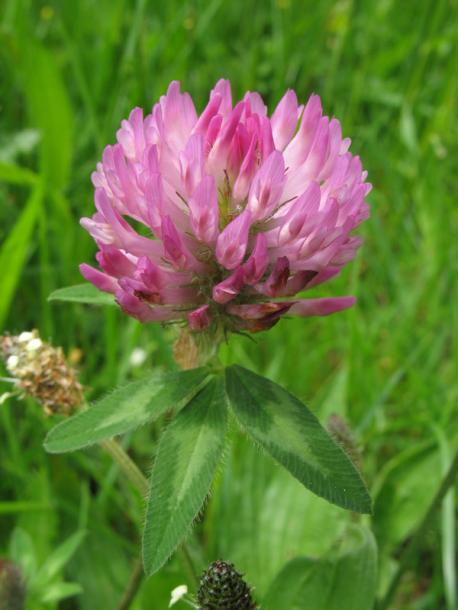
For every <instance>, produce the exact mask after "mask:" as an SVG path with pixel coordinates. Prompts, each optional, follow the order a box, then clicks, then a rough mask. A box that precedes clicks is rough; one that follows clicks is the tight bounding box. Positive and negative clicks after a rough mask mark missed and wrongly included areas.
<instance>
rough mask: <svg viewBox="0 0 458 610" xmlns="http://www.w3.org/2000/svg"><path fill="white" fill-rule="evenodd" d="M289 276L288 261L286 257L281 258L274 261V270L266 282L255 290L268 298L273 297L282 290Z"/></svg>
mask: <svg viewBox="0 0 458 610" xmlns="http://www.w3.org/2000/svg"><path fill="white" fill-rule="evenodd" d="M289 275H290V268H289V260H288V258H287V257H286V256H281V257H280V258H278V259H277V260H276V262H275V265H274V268H273V269H272V272H271V274H270V275H269V277H268V278H267V280H266V281H265V282H264V283H263V284H260V285H259V286H257V287H256V288H257V290H259V291H260V292H261V293H262V294H265V295H267V296H269V297H275V296H277V295H278V294H279V293H281V292H282V291H283V290H284V288H285V286H286V282H287V281H288V278H289Z"/></svg>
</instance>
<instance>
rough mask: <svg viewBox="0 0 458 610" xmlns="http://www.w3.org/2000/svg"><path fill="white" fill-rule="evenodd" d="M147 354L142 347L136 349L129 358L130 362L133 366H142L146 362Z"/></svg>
mask: <svg viewBox="0 0 458 610" xmlns="http://www.w3.org/2000/svg"><path fill="white" fill-rule="evenodd" d="M146 356H147V354H146V352H145V350H144V349H142V348H141V347H136V348H135V349H134V350H133V351H132V353H131V355H130V358H129V362H130V365H131V366H141V365H142V364H143V363H144V362H145V360H146Z"/></svg>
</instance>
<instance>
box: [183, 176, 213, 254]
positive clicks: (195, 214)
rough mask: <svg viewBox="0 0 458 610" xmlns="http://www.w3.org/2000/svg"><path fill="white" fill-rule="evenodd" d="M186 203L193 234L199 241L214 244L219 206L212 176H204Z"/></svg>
mask: <svg viewBox="0 0 458 610" xmlns="http://www.w3.org/2000/svg"><path fill="white" fill-rule="evenodd" d="M188 204H189V210H190V213H191V226H192V230H193V232H194V235H195V236H196V237H197V239H199V240H200V241H203V242H205V243H207V244H214V243H215V241H216V237H217V235H218V223H219V207H218V198H217V193H216V185H215V179H214V178H213V176H205V178H204V179H203V180H202V182H201V183H200V184H199V186H198V187H197V188H196V190H195V192H194V195H193V196H192V197H191V199H190V200H189V202H188Z"/></svg>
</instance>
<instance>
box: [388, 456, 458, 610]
mask: <svg viewBox="0 0 458 610" xmlns="http://www.w3.org/2000/svg"><path fill="white" fill-rule="evenodd" d="M457 474H458V452H457V453H456V454H455V457H454V459H453V462H452V464H451V466H450V468H449V470H448V472H447V474H446V475H445V477H444V479H443V481H442V483H441V485H440V487H439V489H438V490H437V492H436V495H435V496H434V498H433V500H432V502H431V504H430V506H429V508H428V510H427V512H426V514H425V516H424V517H423V521H422V522H421V524H420V525H419V527H418V529H417V531H416V532H415V534H414V535H413V537H412V538H411V540H410V543H409V545H408V546H407V548H406V549H405V551H404V553H403V554H402V556H401V560H400V562H399V567H398V569H397V571H396V573H395V575H394V576H393V579H392V581H391V584H390V586H389V588H388V591H387V593H386V594H385V597H384V598H383V599H382V600H381V602H380V603H379V604H378V606H377V610H387V609H388V608H389V607H390V604H391V602H392V601H393V598H394V595H395V593H396V590H397V588H398V586H399V583H400V582H401V579H402V577H403V576H404V573H405V572H406V570H407V569H408V568H409V566H410V563H411V561H412V558H413V557H415V555H416V554H417V551H418V548H419V546H420V544H421V543H422V542H423V540H424V536H425V533H426V532H427V530H428V528H429V527H430V525H431V521H432V519H433V517H434V515H435V514H436V512H437V511H438V510H439V508H440V506H441V504H442V501H443V500H444V498H445V496H446V495H447V492H448V490H449V489H450V488H451V487H452V485H453V484H454V482H455V479H456V476H457Z"/></svg>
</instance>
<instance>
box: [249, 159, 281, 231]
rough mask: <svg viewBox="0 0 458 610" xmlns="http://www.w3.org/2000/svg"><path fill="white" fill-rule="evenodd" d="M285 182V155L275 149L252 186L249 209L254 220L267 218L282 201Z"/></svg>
mask: <svg viewBox="0 0 458 610" xmlns="http://www.w3.org/2000/svg"><path fill="white" fill-rule="evenodd" d="M284 184H285V165H284V162H283V155H282V154H281V153H280V152H279V151H278V150H274V151H273V152H272V153H271V154H270V155H269V157H268V158H267V159H266V160H265V161H264V163H263V164H262V166H261V168H260V169H259V171H258V173H257V174H256V176H255V177H254V180H253V184H252V185H251V188H250V193H249V195H248V205H247V210H249V211H250V212H251V215H252V218H253V221H257V220H262V219H263V218H266V217H267V216H269V215H270V214H271V213H272V212H273V210H274V209H275V207H277V206H278V205H279V204H280V203H281V202H280V197H281V194H282V191H283V186H284Z"/></svg>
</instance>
